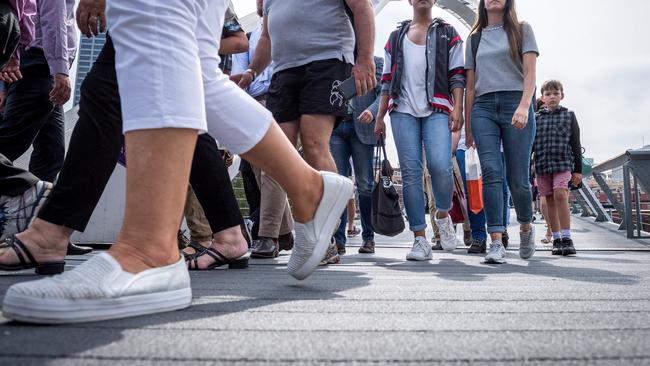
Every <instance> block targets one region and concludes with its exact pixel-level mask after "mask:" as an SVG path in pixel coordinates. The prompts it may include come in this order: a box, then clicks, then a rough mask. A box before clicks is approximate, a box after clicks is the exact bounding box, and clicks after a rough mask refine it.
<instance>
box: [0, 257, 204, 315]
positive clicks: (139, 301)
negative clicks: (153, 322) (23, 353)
mask: <svg viewBox="0 0 650 366" xmlns="http://www.w3.org/2000/svg"><path fill="white" fill-rule="evenodd" d="M191 302H192V289H191V287H190V276H189V272H188V271H187V267H186V265H185V260H184V259H183V258H182V257H181V258H180V259H179V260H178V262H176V263H174V264H171V265H168V266H165V267H160V268H153V269H149V270H146V271H142V272H140V273H137V274H132V273H129V272H125V271H124V270H122V267H121V266H120V264H119V263H118V262H117V261H116V260H115V259H114V258H113V257H112V256H110V255H109V254H108V253H101V254H98V255H96V256H93V257H92V258H91V259H90V260H88V261H87V262H85V263H83V264H81V265H80V266H78V267H77V268H75V269H73V270H72V271H66V272H64V273H63V274H61V275H57V276H54V277H48V278H44V279H41V280H37V281H30V282H23V283H19V284H16V285H13V286H11V287H10V288H9V289H8V290H7V294H6V295H5V298H4V303H3V304H2V315H3V316H4V317H5V318H7V319H11V320H17V321H22V322H27V323H38V324H64V323H81V322H92V321H99V320H108V319H118V318H127V317H132V316H138V315H145V314H153V313H160V312H165V311H172V310H178V309H183V308H186V307H188V306H190V303H191Z"/></svg>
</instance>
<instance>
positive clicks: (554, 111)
mask: <svg viewBox="0 0 650 366" xmlns="http://www.w3.org/2000/svg"><path fill="white" fill-rule="evenodd" d="M542 99H543V100H544V103H545V104H546V106H545V107H544V108H543V109H541V110H540V111H539V112H538V113H537V134H536V136H535V145H534V152H535V174H536V175H537V185H538V188H539V194H540V195H541V196H544V197H546V203H547V206H548V217H547V218H546V220H547V223H548V224H549V226H550V228H551V231H552V232H553V255H565V256H566V255H573V254H576V250H575V247H574V246H573V240H572V239H571V212H570V208H569V187H570V186H574V187H577V186H579V185H580V183H581V181H582V147H581V146H580V127H579V126H578V121H577V119H576V116H575V113H573V112H572V111H570V110H568V109H567V108H565V107H563V106H561V105H560V102H561V101H562V99H564V87H563V86H562V83H560V82H559V81H557V80H549V81H547V82H545V83H544V84H543V85H542Z"/></svg>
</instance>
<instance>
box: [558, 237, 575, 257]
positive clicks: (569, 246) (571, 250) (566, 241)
mask: <svg viewBox="0 0 650 366" xmlns="http://www.w3.org/2000/svg"><path fill="white" fill-rule="evenodd" d="M561 254H562V255H563V256H567V255H575V254H576V248H575V247H574V246H573V240H571V238H563V239H562V253H561Z"/></svg>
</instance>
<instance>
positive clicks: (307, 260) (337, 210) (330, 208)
mask: <svg viewBox="0 0 650 366" xmlns="http://www.w3.org/2000/svg"><path fill="white" fill-rule="evenodd" d="M321 177H322V178H323V198H321V201H320V203H319V204H318V208H317V209H316V213H315V214H314V219H313V220H312V221H310V222H308V223H305V224H301V223H298V222H297V223H296V224H295V230H296V236H295V245H294V247H293V250H292V252H291V258H289V263H288V264H287V272H289V274H290V275H291V276H293V277H295V278H296V279H298V280H304V279H305V278H307V277H309V275H311V274H312V273H313V272H314V270H316V267H318V264H319V263H320V261H321V260H322V259H323V257H324V256H325V252H326V251H327V248H328V247H329V244H330V240H331V238H332V235H334V231H335V230H336V228H337V227H338V222H339V218H340V217H341V214H342V213H343V210H344V209H345V207H346V205H347V203H348V200H349V199H350V196H351V195H352V192H353V191H354V184H352V181H351V180H350V179H348V178H345V177H342V176H340V175H338V174H334V173H330V172H321Z"/></svg>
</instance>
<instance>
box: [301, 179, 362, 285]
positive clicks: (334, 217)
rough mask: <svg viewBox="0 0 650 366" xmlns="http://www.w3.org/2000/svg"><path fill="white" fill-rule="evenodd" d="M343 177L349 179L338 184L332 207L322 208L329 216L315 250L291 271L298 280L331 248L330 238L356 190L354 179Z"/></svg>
mask: <svg viewBox="0 0 650 366" xmlns="http://www.w3.org/2000/svg"><path fill="white" fill-rule="evenodd" d="M342 179H346V180H347V181H345V182H344V181H341V182H340V184H338V185H339V186H340V187H338V189H336V190H335V191H336V192H338V196H337V197H336V200H335V201H334V203H333V204H331V206H330V207H322V209H324V210H325V212H327V217H326V218H325V223H324V224H323V226H322V227H321V230H320V232H318V233H316V246H315V247H314V251H313V252H312V254H311V256H310V257H309V259H307V261H306V262H305V263H304V264H303V265H302V267H300V268H298V269H297V270H296V271H295V272H292V273H289V274H290V275H291V276H292V277H293V278H295V279H297V280H301V281H302V280H304V279H305V278H307V277H309V275H311V274H312V273H314V271H315V270H316V268H317V267H318V265H319V264H320V262H322V260H323V257H325V253H326V252H327V248H329V245H330V239H331V238H332V235H334V231H336V229H337V228H338V226H339V225H338V224H339V220H340V218H341V214H342V213H343V209H344V208H345V207H346V206H347V204H348V201H349V200H350V197H351V196H352V192H354V184H352V181H351V180H349V179H347V178H342ZM320 209H321V207H320V204H319V207H318V209H317V210H320Z"/></svg>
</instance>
